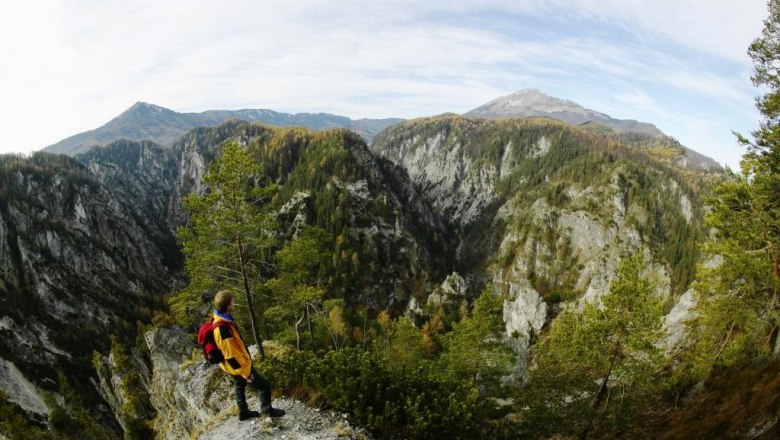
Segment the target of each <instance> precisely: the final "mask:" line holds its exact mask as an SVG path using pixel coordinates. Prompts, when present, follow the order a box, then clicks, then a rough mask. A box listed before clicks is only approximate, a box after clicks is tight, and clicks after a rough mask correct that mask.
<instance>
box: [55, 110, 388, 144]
mask: <svg viewBox="0 0 780 440" xmlns="http://www.w3.org/2000/svg"><path fill="white" fill-rule="evenodd" d="M230 119H240V120H244V121H258V122H264V123H266V124H272V125H278V126H302V127H306V128H310V129H313V130H321V129H327V128H347V129H350V130H352V131H354V132H357V133H358V134H360V135H361V136H362V137H363V138H364V139H365V140H366V142H370V141H371V139H372V138H373V137H374V135H375V134H376V133H378V132H380V131H382V130H383V129H384V128H386V127H388V126H390V125H394V124H397V123H398V122H401V121H402V119H398V118H388V119H357V120H353V119H350V118H347V117H345V116H338V115H333V114H329V113H296V114H290V113H282V112H276V111H273V110H267V109H256V110H208V111H205V112H202V113H178V112H175V111H173V110H169V109H167V108H164V107H159V106H156V105H153V104H148V103H145V102H137V103H135V104H134V105H133V106H132V107H130V108H129V109H127V110H125V111H124V112H123V113H122V114H120V115H119V116H117V117H115V118H114V119H112V120H111V121H109V122H108V123H107V124H105V125H103V126H101V127H98V128H96V129H94V130H90V131H85V132H83V133H79V134H77V135H75V136H71V137H69V138H66V139H63V140H61V141H59V142H57V143H56V144H53V145H50V146H48V147H46V148H44V149H43V151H46V152H49V153H60V154H68V155H71V156H72V155H75V154H78V153H82V152H85V151H87V150H89V149H90V148H92V147H94V146H96V145H106V144H109V143H110V142H112V141H115V140H118V139H128V140H133V141H141V140H150V141H154V142H156V143H158V144H161V145H165V146H169V145H172V144H173V143H174V142H176V141H177V140H178V139H179V138H180V137H182V136H183V135H184V134H185V133H186V132H188V131H189V130H192V129H193V128H195V127H204V126H216V125H219V124H221V123H223V122H225V121H228V120H230Z"/></svg>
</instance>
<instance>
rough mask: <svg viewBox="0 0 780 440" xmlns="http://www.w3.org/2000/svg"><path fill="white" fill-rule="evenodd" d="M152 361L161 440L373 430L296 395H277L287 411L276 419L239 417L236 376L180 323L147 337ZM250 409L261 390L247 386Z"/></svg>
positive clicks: (332, 435) (354, 434)
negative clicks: (209, 360) (210, 361)
mask: <svg viewBox="0 0 780 440" xmlns="http://www.w3.org/2000/svg"><path fill="white" fill-rule="evenodd" d="M145 338H146V342H147V344H148V346H149V352H150V358H151V362H152V371H153V372H152V377H151V381H150V384H151V385H150V390H149V391H150V392H149V394H150V395H151V396H152V403H153V405H154V407H155V409H156V410H157V413H158V416H157V418H156V424H155V431H156V433H157V438H160V439H171V440H173V439H181V438H194V439H203V440H206V439H209V440H217V439H226V438H260V439H264V438H269V439H270V438H274V439H279V438H286V439H301V440H314V439H320V440H325V439H338V438H347V439H358V438H360V439H363V438H368V436H367V434H366V433H365V432H364V431H362V430H359V429H355V428H352V427H350V425H349V423H348V422H347V420H346V419H344V418H343V417H342V416H340V415H338V414H334V413H330V412H327V411H320V410H316V409H312V408H308V407H306V405H304V404H302V403H301V402H298V401H295V400H291V399H275V400H274V402H273V405H274V406H275V407H278V408H281V409H283V410H285V411H286V412H287V415H286V416H284V417H282V418H279V419H275V420H271V419H269V418H259V419H254V420H247V421H239V420H238V417H237V411H238V410H237V409H236V404H235V400H234V397H233V387H232V382H231V381H230V379H229V378H228V377H227V376H226V375H225V373H223V372H222V370H220V369H219V368H218V367H215V366H211V367H207V366H206V364H205V362H204V361H202V360H200V359H199V357H200V353H195V356H196V359H197V360H196V361H195V362H193V361H192V360H191V356H193V350H192V348H193V344H192V342H191V341H190V339H189V337H188V336H187V334H186V333H184V331H182V330H181V329H179V328H177V327H172V328H163V329H158V330H154V331H152V332H149V333H147V334H146V335H145ZM247 401H248V403H249V407H250V408H254V409H257V408H259V406H260V404H259V400H258V398H257V394H256V393H255V392H254V391H253V390H251V389H247Z"/></svg>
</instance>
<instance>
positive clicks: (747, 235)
mask: <svg viewBox="0 0 780 440" xmlns="http://www.w3.org/2000/svg"><path fill="white" fill-rule="evenodd" d="M768 6H769V17H768V18H767V19H766V20H765V21H764V29H763V33H762V35H761V36H760V37H759V38H757V39H756V40H754V41H753V43H752V44H751V45H750V48H749V50H748V54H749V55H750V57H751V58H752V59H753V63H754V72H753V76H752V79H753V83H754V84H755V85H756V86H761V87H764V88H765V89H766V90H768V91H767V93H766V94H765V95H763V96H762V97H760V98H758V99H757V100H756V104H757V107H758V109H759V111H760V112H761V114H762V116H763V119H762V121H761V123H760V128H759V129H758V130H756V131H754V132H753V133H752V134H753V138H754V140H752V141H751V140H749V139H747V138H746V137H744V136H742V135H737V137H738V140H739V141H740V143H742V144H743V145H745V146H746V147H747V149H748V151H747V153H746V154H745V155H744V156H743V157H742V161H741V170H740V172H739V173H738V174H734V175H732V176H731V177H732V178H731V179H730V180H729V181H727V182H725V183H723V184H721V185H719V186H718V187H717V188H716V189H715V191H714V195H713V196H712V197H711V198H710V200H709V205H710V206H711V212H710V214H709V215H708V216H707V218H706V223H707V225H708V226H709V227H711V228H714V231H715V237H714V239H712V240H710V241H709V242H708V243H707V245H706V250H707V251H708V253H709V254H710V256H711V257H713V258H716V261H717V260H721V261H722V263H721V264H718V265H715V267H714V268H713V267H710V268H709V269H707V270H704V271H702V273H701V276H700V282H698V283H697V285H696V287H697V291H698V292H699V295H700V302H699V305H698V306H697V309H696V312H697V318H696V319H694V320H693V321H692V322H691V327H692V330H693V331H692V332H691V334H692V336H693V341H694V343H693V350H692V351H691V353H692V356H691V358H692V360H693V362H691V365H693V370H694V373H695V376H696V378H697V379H700V378H702V377H706V375H707V373H708V372H709V369H710V368H711V367H712V366H713V365H737V364H739V363H743V362H746V361H749V360H752V359H754V358H755V357H757V356H765V355H768V354H770V353H774V355H777V354H780V338H778V334H779V330H780V0H770V1H769V4H768ZM711 266H712V265H711Z"/></svg>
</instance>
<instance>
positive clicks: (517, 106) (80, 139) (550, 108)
mask: <svg viewBox="0 0 780 440" xmlns="http://www.w3.org/2000/svg"><path fill="white" fill-rule="evenodd" d="M463 116H466V117H472V118H480V119H499V118H515V119H516V118H530V117H546V118H551V119H556V120H559V121H562V122H566V123H568V124H572V125H577V126H580V127H581V128H584V129H586V130H589V131H591V132H593V133H595V134H598V135H600V136H604V137H606V138H608V139H611V140H613V141H616V142H620V143H623V144H627V145H632V146H635V147H638V148H643V149H647V150H650V151H651V152H653V153H656V155H658V156H662V157H664V158H666V159H667V160H668V161H669V162H670V163H671V164H673V165H674V166H678V167H681V168H687V169H696V170H704V171H710V170H715V171H718V170H721V169H722V168H721V166H720V164H719V163H717V162H716V161H715V160H713V159H711V158H709V157H707V156H704V155H702V154H700V153H697V152H695V151H693V150H691V149H689V148H687V147H685V146H683V145H681V144H680V143H679V142H678V141H677V140H676V139H674V138H673V137H671V136H668V135H666V134H664V133H663V132H662V131H661V130H659V129H658V127H656V126H655V125H653V124H650V123H647V122H639V121H635V120H632V119H615V118H612V117H611V116H609V115H607V114H605V113H601V112H598V111H595V110H590V109H587V108H585V107H583V106H581V105H579V104H577V103H576V102H573V101H570V100H566V99H560V98H555V97H552V96H548V95H546V94H544V93H542V92H540V91H539V90H536V89H523V90H520V91H518V92H515V93H513V94H511V95H507V96H503V97H500V98H496V99H494V100H492V101H490V102H488V103H487V104H485V105H482V106H480V107H477V108H475V109H474V110H471V111H469V112H467V113H465V114H464V115H463ZM230 119H239V120H244V121H249V122H253V121H257V122H263V123H266V124H271V125H276V126H283V127H286V126H301V127H306V128H309V129H312V130H322V129H328V128H346V129H349V130H352V131H354V132H357V133H358V134H359V135H360V136H361V137H363V139H364V140H365V141H366V143H369V144H370V143H371V141H372V140H373V138H374V136H376V135H377V134H378V133H379V132H381V131H383V130H384V129H386V128H388V127H390V126H393V125H396V124H398V123H399V122H402V121H403V119H399V118H387V119H357V120H354V119H350V118H348V117H345V116H339V115H334V114H329V113H296V114H290V113H282V112H277V111H273V110H268V109H256V110H251V109H249V110H208V111H204V112H201V113H178V112H175V111H173V110H169V109H167V108H163V107H159V106H156V105H153V104H148V103H145V102H137V103H135V104H134V105H133V106H132V107H130V108H129V109H127V110H126V111H125V112H123V113H122V114H120V115H119V116H117V117H115V118H114V119H112V120H111V121H109V122H108V123H107V124H105V125H103V126H101V127H98V128H96V129H94V130H90V131H86V132H84V133H79V134H77V135H75V136H71V137H69V138H67V139H63V140H61V141H60V142H57V143H56V144H54V145H50V146H48V147H46V148H44V149H43V151H46V152H50V153H61V154H68V155H71V156H73V155H76V154H78V153H83V152H85V151H88V150H89V149H90V148H92V147H94V146H97V145H107V144H109V143H111V142H113V141H116V140H119V139H127V140H132V141H141V140H150V141H153V142H156V143H158V144H161V145H163V146H170V145H172V144H173V143H174V142H176V141H177V140H178V139H179V138H181V136H183V135H184V134H185V133H187V132H188V131H189V130H191V129H193V128H195V127H204V126H217V125H219V124H221V123H223V122H225V121H228V120H230Z"/></svg>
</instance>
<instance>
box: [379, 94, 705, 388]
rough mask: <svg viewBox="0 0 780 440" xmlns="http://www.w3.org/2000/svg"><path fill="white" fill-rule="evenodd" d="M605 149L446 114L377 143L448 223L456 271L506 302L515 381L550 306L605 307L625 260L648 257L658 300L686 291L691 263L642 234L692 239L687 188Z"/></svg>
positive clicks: (562, 130) (544, 125)
mask: <svg viewBox="0 0 780 440" xmlns="http://www.w3.org/2000/svg"><path fill="white" fill-rule="evenodd" d="M540 99H541V98H540ZM540 105H541V104H540ZM572 105H574V104H573V103H562V104H561V106H563V107H566V106H572ZM563 107H562V108H563ZM582 111H584V110H582ZM608 145H611V144H610V141H609V140H608V139H606V138H600V137H596V136H593V135H592V134H591V133H590V132H588V131H587V130H579V129H577V128H572V127H570V126H567V125H564V124H561V123H557V122H554V121H549V120H546V121H533V120H497V121H485V120H478V119H466V118H461V117H457V116H451V115H444V116H439V117H434V118H425V119H419V120H414V121H408V122H405V123H402V124H399V125H397V126H395V127H392V128H390V129H388V130H386V131H384V132H382V133H380V134H379V135H377V137H376V138H375V140H374V143H373V144H372V149H373V151H375V152H376V153H377V154H379V155H381V156H383V157H386V158H388V159H389V160H391V161H393V162H395V163H398V164H399V165H403V166H404V167H405V168H406V169H407V171H408V172H409V176H410V178H411V179H412V180H413V181H414V182H415V183H416V184H417V185H418V187H419V188H421V192H422V193H423V194H424V195H425V196H426V197H428V198H430V200H431V204H432V205H433V206H435V207H437V208H438V209H440V210H442V212H444V213H445V216H446V217H447V218H449V219H450V221H451V223H452V226H453V229H454V230H455V231H456V236H457V239H456V240H457V242H458V243H459V247H458V252H457V253H456V255H455V258H456V261H457V262H456V267H457V268H458V272H460V273H464V274H467V275H469V276H474V277H475V278H477V279H480V278H481V279H487V280H491V282H492V283H493V285H494V286H496V287H498V288H499V289H500V290H502V291H503V292H505V293H506V294H508V296H509V300H508V301H507V303H506V304H505V307H504V320H505V322H506V332H507V337H508V340H509V341H510V342H511V343H512V345H513V347H514V348H515V349H516V351H517V354H518V369H517V371H516V373H515V375H514V377H515V379H522V378H523V377H524V374H525V373H524V372H525V359H526V358H527V354H528V349H529V347H530V345H531V344H532V343H533V340H534V337H535V335H537V334H538V333H539V332H540V331H541V329H542V327H543V326H544V325H545V323H546V322H547V321H548V320H549V318H550V316H548V314H549V313H550V311H551V306H554V305H556V304H558V303H559V302H562V301H591V302H597V303H598V302H599V301H600V297H601V296H602V295H603V294H604V293H606V292H607V291H608V289H609V284H610V281H611V280H612V278H613V277H614V276H615V274H616V272H617V267H618V265H619V262H620V261H621V259H623V258H625V257H627V256H630V255H633V254H636V253H641V254H642V255H643V259H644V260H645V262H646V267H647V268H646V270H645V272H644V273H643V275H644V276H646V277H648V278H649V279H651V281H653V282H654V283H655V285H656V288H657V293H658V295H659V296H662V297H668V296H670V295H675V294H678V295H679V294H680V293H681V292H680V290H679V289H681V288H682V287H684V286H685V285H686V284H687V282H689V281H690V277H689V278H687V279H686V281H684V282H680V281H679V280H680V278H681V277H682V276H685V273H690V272H686V271H692V269H693V265H694V263H695V259H693V258H691V259H687V260H684V261H682V260H680V259H679V258H678V257H675V258H678V259H669V258H668V257H666V255H670V254H669V253H668V252H670V251H671V248H670V247H666V246H668V243H669V241H670V240H672V241H673V240H677V238H674V239H673V238H672V237H671V236H670V235H668V232H666V229H663V230H661V229H656V230H654V229H652V228H648V227H647V225H648V224H655V225H664V226H663V228H675V230H679V231H683V232H682V234H683V237H689V238H688V239H690V237H692V236H693V235H694V233H695V231H696V228H698V227H699V225H700V218H701V212H700V211H699V210H697V209H696V208H695V206H694V205H693V203H692V202H691V200H692V196H691V192H690V190H688V189H687V187H686V184H685V180H684V178H683V177H681V176H679V175H676V174H675V173H674V172H671V171H669V169H668V168H666V167H664V166H662V165H661V164H660V163H658V164H657V165H653V164H654V162H653V161H652V160H651V159H650V158H645V159H642V160H644V161H646V163H647V164H649V165H646V166H638V165H637V163H636V162H634V161H633V158H632V160H629V158H628V157H626V156H627V155H628V154H637V153H634V151H635V150H632V149H631V148H630V147H623V148H624V149H625V153H621V152H620V151H621V150H620V149H615V147H614V146H609V147H608ZM621 154H624V155H625V156H623V157H625V158H623V159H621V156H620V155H621ZM586 163H587V164H588V165H585V164H586ZM583 167H586V168H587V171H585V169H584V168H583ZM671 225H674V226H671ZM683 239H684V238H683ZM674 246H679V243H678V244H675V245H674ZM671 255H674V254H671ZM475 263H476V264H475ZM475 267H482V268H483V270H484V272H483V273H479V272H476V273H475V270H474V269H475ZM673 280H678V281H676V285H673V284H675V283H674V282H673ZM675 289H677V290H676V291H675ZM470 293H471V294H476V293H477V292H470ZM431 297H432V298H433V299H434V300H438V296H437V295H436V294H434V295H431ZM420 303H424V302H423V301H420V302H418V304H420Z"/></svg>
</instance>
